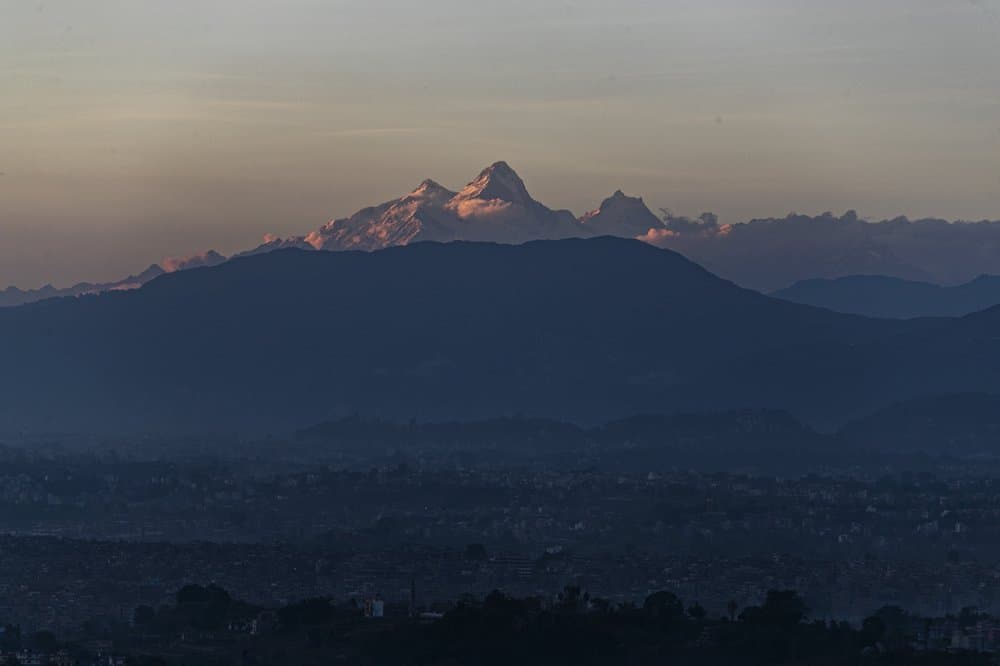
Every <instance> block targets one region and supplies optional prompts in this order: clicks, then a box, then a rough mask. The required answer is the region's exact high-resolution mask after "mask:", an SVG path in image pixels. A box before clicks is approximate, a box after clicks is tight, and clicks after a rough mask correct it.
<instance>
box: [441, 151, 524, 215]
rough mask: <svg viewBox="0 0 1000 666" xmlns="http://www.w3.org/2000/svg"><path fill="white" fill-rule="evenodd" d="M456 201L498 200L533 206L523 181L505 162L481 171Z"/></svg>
mask: <svg viewBox="0 0 1000 666" xmlns="http://www.w3.org/2000/svg"><path fill="white" fill-rule="evenodd" d="M456 198H458V199H464V200H468V199H484V200H493V199H499V200H501V201H506V202H510V203H518V204H522V205H530V204H534V203H535V201H534V199H532V198H531V195H530V194H528V188H527V187H525V185H524V181H523V180H521V177H520V176H518V175H517V172H516V171H514V170H513V169H512V168H511V167H510V165H509V164H507V163H506V162H503V161H500V162H494V163H493V164H491V165H490V166H488V167H486V168H485V169H483V170H482V171H481V172H480V174H479V175H478V176H477V177H476V179H475V180H473V181H472V182H471V183H469V184H468V185H466V186H465V187H464V188H463V189H462V191H461V192H459V193H458V196H457V197H456Z"/></svg>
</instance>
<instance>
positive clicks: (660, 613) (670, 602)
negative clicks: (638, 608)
mask: <svg viewBox="0 0 1000 666" xmlns="http://www.w3.org/2000/svg"><path fill="white" fill-rule="evenodd" d="M642 610H643V611H644V612H645V613H646V615H648V616H650V617H652V618H656V619H662V620H679V619H681V618H683V617H684V604H683V603H681V600H680V599H678V598H677V595H676V594H674V593H672V592H667V591H666V590H662V591H660V592H654V593H653V594H651V595H649V596H648V597H646V601H645V602H643V604H642Z"/></svg>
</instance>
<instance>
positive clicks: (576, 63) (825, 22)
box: [0, 0, 1000, 287]
mask: <svg viewBox="0 0 1000 666" xmlns="http://www.w3.org/2000/svg"><path fill="white" fill-rule="evenodd" d="M499 159H505V160H507V161H509V162H510V163H511V165H512V166H513V167H514V168H515V169H517V170H518V171H519V172H520V173H521V175H522V176H523V177H524V178H525V180H526V181H527V183H528V186H529V189H531V190H532V193H533V194H534V195H535V196H536V197H537V198H539V199H540V200H542V201H543V202H545V203H547V204H548V205H550V206H552V207H565V208H569V209H571V210H573V211H575V212H577V213H582V212H583V211H585V210H586V209H589V208H592V207H594V206H595V205H596V204H597V203H598V202H599V201H600V199H601V198H603V197H604V196H606V195H608V194H610V192H612V191H613V190H614V189H616V188H619V187H621V188H623V189H624V190H626V191H627V192H629V193H633V194H641V195H642V196H643V197H645V199H646V201H647V203H648V204H650V206H651V207H654V208H655V207H657V206H666V207H669V208H671V209H672V210H674V211H675V212H678V213H684V214H697V213H699V212H701V211H703V210H713V211H715V212H717V213H718V214H719V215H720V216H721V218H722V220H723V221H725V222H736V221H740V220H743V219H747V218H749V217H753V216H771V215H783V214H785V213H787V212H789V211H791V210H797V211H800V212H821V211H823V210H828V209H829V210H834V211H842V210H844V209H847V208H856V209H858V210H859V211H860V212H861V213H862V214H863V215H867V216H872V217H881V216H894V215H896V214H907V215H910V216H931V215H933V216H941V217H947V218H977V219H978V218H983V217H989V218H1000V0H822V1H816V0H721V1H709V0H692V1H690V2H681V1H674V0H614V1H612V0H601V1H598V0H551V1H550V0H503V1H502V2H501V1H497V0H407V1H406V2H403V1H395V2H388V1H382V0H323V1H320V0H270V1H264V0H169V1H168V0H158V1H154V0H120V1H112V0H41V1H31V0H24V1H22V0H0V287H2V286H3V285H6V284H9V283H16V284H18V285H21V286H38V285H39V284H41V283H43V282H46V281H53V282H56V283H57V284H66V283H69V282H72V281H75V280H80V279H91V280H94V279H110V278H117V277H121V276H123V275H124V274H125V273H128V272H131V271H134V270H139V269H141V268H143V267H144V266H145V265H146V264H148V263H150V262H152V261H156V260H158V259H160V258H161V257H163V256H165V255H171V254H189V253H193V252H196V251H199V250H203V249H206V248H209V247H212V248H215V249H218V250H220V251H222V252H226V253H228V252H232V251H235V250H239V249H244V248H248V247H250V246H253V245H254V244H256V242H257V241H258V240H259V239H260V237H261V236H262V235H263V234H264V233H266V232H274V233H278V234H281V235H287V234H301V233H305V232H307V231H309V230H311V229H313V228H315V227H318V226H319V225H320V224H322V223H323V222H325V221H326V220H328V219H330V218H333V217H339V216H342V215H346V214H349V213H351V212H353V211H354V210H355V209H357V208H359V207H361V206H362V205H367V204H372V203H378V202H380V201H383V200H386V199H389V198H393V197H395V196H398V195H400V194H403V193H405V192H407V191H409V190H410V189H412V188H413V187H414V186H416V184H417V183H419V182H420V181H421V180H422V179H423V178H426V177H433V178H435V179H437V180H439V181H441V182H442V183H444V184H446V185H449V186H452V187H456V188H457V187H459V186H461V185H462V184H464V183H465V182H466V181H468V180H469V179H471V178H472V177H474V176H475V175H476V173H477V172H478V171H479V170H480V169H481V168H482V167H483V166H485V165H487V164H488V163H490V162H493V161H496V160H499Z"/></svg>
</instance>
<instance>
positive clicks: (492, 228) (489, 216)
mask: <svg viewBox="0 0 1000 666" xmlns="http://www.w3.org/2000/svg"><path fill="white" fill-rule="evenodd" d="M662 226H663V223H662V222H660V221H659V219H657V218H656V216H655V215H653V214H652V213H651V212H650V211H649V209H648V208H646V206H645V204H643V203H642V200H641V199H638V198H633V197H627V196H625V195H624V194H622V193H621V192H620V191H619V192H616V193H615V195H614V196H612V197H611V198H609V199H606V200H605V201H604V203H603V204H601V207H600V208H599V209H597V210H595V211H592V212H590V213H588V214H587V215H585V216H584V217H583V218H580V219H577V218H576V217H575V216H574V215H573V214H572V213H571V212H570V211H568V210H552V209H551V208H548V207H547V206H545V205H544V204H542V203H540V202H538V201H536V200H535V199H534V198H532V196H531V194H530V193H529V192H528V189H527V187H526V186H525V184H524V181H523V180H521V177H520V176H518V175H517V173H516V172H515V171H514V170H513V169H512V168H510V166H509V165H508V164H507V163H506V162H496V163H495V164H492V165H491V166H489V167H487V168H486V169H484V170H483V171H482V172H481V173H480V174H479V175H478V176H477V177H476V178H475V179H474V180H472V181H471V182H470V183H469V184H468V185H466V186H465V187H463V188H462V189H461V190H459V191H458V192H454V191H452V190H449V189H448V188H446V187H444V186H442V185H439V184H438V183H436V182H435V181H433V180H425V181H424V182H423V183H421V184H420V186H419V187H417V189H415V190H413V191H412V192H410V193H409V194H407V195H405V196H403V197H401V198H399V199H394V200H392V201H387V202H385V203H383V204H381V205H379V206H374V207H371V208H364V209H362V210H360V211H358V212H357V213H355V214H354V215H351V216H350V217H346V218H340V219H336V220H333V221H332V222H329V223H327V224H325V225H324V226H322V227H320V228H319V229H318V230H316V231H313V232H312V233H309V234H307V235H305V236H298V237H292V238H285V239H278V238H271V239H267V240H266V242H265V243H264V244H263V245H261V246H259V247H258V248H255V249H254V250H251V251H250V252H248V253H246V254H257V253H260V252H266V251H270V250H275V249H281V248H286V247H298V248H312V249H316V250H377V249H381V248H385V247H389V246H393V245H407V244H409V243H412V242H416V241H451V240H468V241H493V242H498V243H522V242H525V241H529V240H538V239H559V238H574V237H586V236H593V235H615V236H626V237H636V236H640V235H642V234H644V233H646V232H648V231H649V229H650V228H651V227H662Z"/></svg>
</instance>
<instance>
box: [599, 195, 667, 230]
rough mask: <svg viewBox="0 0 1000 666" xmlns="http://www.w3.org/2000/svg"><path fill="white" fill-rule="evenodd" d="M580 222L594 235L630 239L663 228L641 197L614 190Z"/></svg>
mask: <svg viewBox="0 0 1000 666" xmlns="http://www.w3.org/2000/svg"><path fill="white" fill-rule="evenodd" d="M580 222H582V223H583V224H584V225H586V226H587V227H588V228H589V229H591V230H592V231H593V232H595V233H601V234H611V235H615V236H627V237H630V238H635V237H636V236H641V235H643V234H645V233H646V232H648V231H649V230H650V229H652V228H660V227H662V226H663V222H662V221H661V220H660V219H659V218H658V217H656V216H655V215H653V213H652V212H650V210H649V208H647V207H646V204H645V203H644V202H643V200H642V198H641V197H630V196H628V195H627V194H625V193H624V192H622V191H621V190H615V193H614V194H612V195H611V196H610V197H608V198H607V199H605V200H604V201H602V202H601V205H600V206H599V207H598V208H597V209H595V210H592V211H590V212H589V213H585V214H584V215H583V217H581V218H580Z"/></svg>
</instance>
